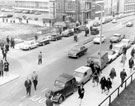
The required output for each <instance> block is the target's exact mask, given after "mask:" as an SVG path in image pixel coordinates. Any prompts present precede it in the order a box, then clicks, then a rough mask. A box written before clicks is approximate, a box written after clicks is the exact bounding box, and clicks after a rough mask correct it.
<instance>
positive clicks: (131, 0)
mask: <svg viewBox="0 0 135 106" xmlns="http://www.w3.org/2000/svg"><path fill="white" fill-rule="evenodd" d="M131 12H135V0H124V11H123V13H131Z"/></svg>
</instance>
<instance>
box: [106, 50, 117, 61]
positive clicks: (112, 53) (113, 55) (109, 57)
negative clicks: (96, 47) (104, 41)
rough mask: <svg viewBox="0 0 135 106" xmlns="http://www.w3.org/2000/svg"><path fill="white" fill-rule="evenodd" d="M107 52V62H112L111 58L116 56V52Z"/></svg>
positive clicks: (113, 58)
mask: <svg viewBox="0 0 135 106" xmlns="http://www.w3.org/2000/svg"><path fill="white" fill-rule="evenodd" d="M107 52H108V59H109V62H112V61H113V60H115V59H116V58H117V57H118V55H119V54H118V52H116V51H114V50H109V51H107Z"/></svg>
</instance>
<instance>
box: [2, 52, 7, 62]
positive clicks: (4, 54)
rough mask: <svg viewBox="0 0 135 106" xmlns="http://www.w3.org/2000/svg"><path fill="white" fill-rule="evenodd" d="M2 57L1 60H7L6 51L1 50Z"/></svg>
mask: <svg viewBox="0 0 135 106" xmlns="http://www.w3.org/2000/svg"><path fill="white" fill-rule="evenodd" d="M2 55H3V60H4V59H5V60H7V51H6V49H3V50H2Z"/></svg>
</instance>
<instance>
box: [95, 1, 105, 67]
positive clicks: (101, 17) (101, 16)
mask: <svg viewBox="0 0 135 106" xmlns="http://www.w3.org/2000/svg"><path fill="white" fill-rule="evenodd" d="M94 4H96V3H94ZM96 5H98V6H99V7H100V8H101V15H100V47H99V62H100V68H101V55H102V54H101V48H102V41H101V39H102V30H103V29H102V19H103V6H102V5H100V4H96Z"/></svg>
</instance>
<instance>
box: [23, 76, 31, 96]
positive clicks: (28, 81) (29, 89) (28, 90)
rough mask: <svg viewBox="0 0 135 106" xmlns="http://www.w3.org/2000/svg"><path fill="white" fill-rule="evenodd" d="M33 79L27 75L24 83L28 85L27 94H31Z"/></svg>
mask: <svg viewBox="0 0 135 106" xmlns="http://www.w3.org/2000/svg"><path fill="white" fill-rule="evenodd" d="M31 85H32V83H31V80H30V79H29V78H28V77H27V80H26V81H25V83H24V86H25V87H26V95H28V96H31Z"/></svg>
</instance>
